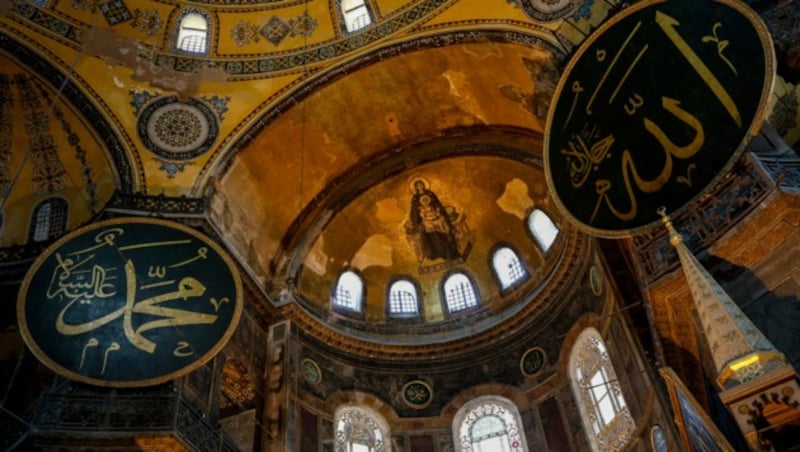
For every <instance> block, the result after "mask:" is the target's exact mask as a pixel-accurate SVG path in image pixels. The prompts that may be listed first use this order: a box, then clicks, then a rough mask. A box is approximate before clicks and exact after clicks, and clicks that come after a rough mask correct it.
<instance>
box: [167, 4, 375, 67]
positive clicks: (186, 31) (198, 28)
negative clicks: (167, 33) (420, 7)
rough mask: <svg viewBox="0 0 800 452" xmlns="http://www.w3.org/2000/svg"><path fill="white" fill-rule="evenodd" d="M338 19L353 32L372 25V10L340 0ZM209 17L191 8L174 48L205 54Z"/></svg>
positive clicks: (208, 35) (344, 29)
mask: <svg viewBox="0 0 800 452" xmlns="http://www.w3.org/2000/svg"><path fill="white" fill-rule="evenodd" d="M339 10H340V14H341V16H340V21H341V24H342V27H343V31H344V32H346V33H353V32H356V31H358V30H361V29H363V28H366V27H368V26H370V25H372V22H373V20H372V12H371V11H370V7H369V5H368V4H367V2H366V1H365V0H340V2H339ZM210 32H211V18H210V16H209V15H208V13H206V12H205V11H203V10H201V9H198V8H192V9H191V10H187V11H184V13H183V16H182V17H180V19H179V20H178V27H177V36H176V38H175V49H176V50H180V51H182V52H186V53H193V54H198V55H206V54H207V53H208V42H209V41H210Z"/></svg>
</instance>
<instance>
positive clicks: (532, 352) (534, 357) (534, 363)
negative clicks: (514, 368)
mask: <svg viewBox="0 0 800 452" xmlns="http://www.w3.org/2000/svg"><path fill="white" fill-rule="evenodd" d="M545 364H547V355H546V354H545V352H544V349H542V348H540V347H533V348H530V349H528V350H527V351H526V352H525V354H524V355H522V359H520V360H519V369H520V371H522V374H523V375H525V376H526V377H532V376H534V375H537V374H539V372H541V371H542V369H544V366H545Z"/></svg>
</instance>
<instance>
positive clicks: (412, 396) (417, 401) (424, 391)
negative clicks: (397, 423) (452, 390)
mask: <svg viewBox="0 0 800 452" xmlns="http://www.w3.org/2000/svg"><path fill="white" fill-rule="evenodd" d="M432 401H433V389H431V387H430V386H428V384H427V383H425V382H424V381H420V380H413V381H409V382H408V383H406V384H405V386H403V402H405V404H406V405H408V406H409V408H413V409H415V410H421V409H423V408H427V407H428V406H429V405H430V404H431V402H432Z"/></svg>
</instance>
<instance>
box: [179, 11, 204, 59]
mask: <svg viewBox="0 0 800 452" xmlns="http://www.w3.org/2000/svg"><path fill="white" fill-rule="evenodd" d="M175 47H177V48H178V50H183V51H184V52H190V53H200V54H205V53H206V52H207V51H208V18H207V17H206V16H204V15H203V14H200V13H199V12H191V13H188V14H186V15H185V16H183V17H182V18H181V20H180V25H179V26H178V38H177V40H176V41H175Z"/></svg>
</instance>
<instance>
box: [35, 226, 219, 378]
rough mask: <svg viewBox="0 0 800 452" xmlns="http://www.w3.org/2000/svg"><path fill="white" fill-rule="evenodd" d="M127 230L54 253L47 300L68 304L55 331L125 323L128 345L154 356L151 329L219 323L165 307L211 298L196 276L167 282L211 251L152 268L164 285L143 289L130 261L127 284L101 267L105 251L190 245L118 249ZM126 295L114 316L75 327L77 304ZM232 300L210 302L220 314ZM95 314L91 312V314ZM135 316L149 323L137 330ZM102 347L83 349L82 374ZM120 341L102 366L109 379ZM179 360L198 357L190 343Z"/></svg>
mask: <svg viewBox="0 0 800 452" xmlns="http://www.w3.org/2000/svg"><path fill="white" fill-rule="evenodd" d="M123 232H124V231H123V230H122V229H120V228H114V229H113V230H104V231H102V232H100V233H99V234H97V236H96V237H95V243H97V245H95V246H92V247H89V248H86V249H82V250H79V251H76V252H72V253H69V254H67V255H65V256H62V255H61V253H58V252H57V253H55V261H56V265H55V268H54V270H53V274H52V276H51V277H50V284H49V286H48V288H47V292H46V298H47V299H49V300H60V301H66V304H65V305H64V306H63V307H62V308H61V310H60V311H59V312H58V316H57V317H56V320H55V329H56V331H58V332H59V333H60V334H63V335H66V336H74V335H80V334H85V333H88V332H91V331H94V330H97V329H99V328H102V327H104V326H106V325H108V324H110V323H111V322H114V321H116V320H118V319H122V329H123V332H124V336H125V339H127V342H128V343H129V344H131V345H133V346H134V347H136V348H137V349H139V350H142V351H144V352H146V353H149V354H152V353H154V352H155V351H156V348H157V344H156V343H155V342H153V341H152V340H150V339H149V338H147V337H145V335H144V333H146V332H147V331H150V330H154V329H158V328H166V327H177V326H182V325H202V324H211V323H214V322H215V321H216V320H217V317H218V316H217V315H216V314H207V313H202V312H195V311H191V310H186V309H178V308H174V307H167V306H164V305H163V303H165V302H168V301H173V300H180V301H188V300H190V299H197V298H199V297H203V295H204V294H205V293H206V286H205V285H203V283H201V282H200V281H199V280H198V279H196V278H194V277H192V276H184V277H182V278H180V279H177V282H176V280H174V279H173V280H162V279H164V278H166V277H167V273H168V271H170V270H169V269H172V268H176V267H183V266H185V265H188V264H190V263H192V262H194V261H196V260H197V259H207V253H208V248H206V247H200V248H198V249H197V255H196V256H195V257H190V258H189V259H186V260H184V261H182V262H178V263H176V264H173V265H171V266H165V265H159V266H150V267H149V268H148V270H147V278H150V280H151V281H152V280H153V279H156V280H162V281H159V282H155V283H151V284H147V285H142V286H139V278H138V275H137V269H136V264H135V263H134V261H133V260H132V259H130V258H127V259H125V261H124V266H123V269H122V270H123V271H122V279H123V281H117V280H118V279H119V278H118V276H115V275H116V274H118V273H119V272H118V271H117V270H118V268H115V267H104V266H102V265H100V264H99V263H98V261H101V260H102V259H101V257H98V256H99V254H98V253H100V251H101V250H100V248H102V247H106V246H109V247H115V248H116V250H121V249H128V250H130V249H138V248H148V247H155V246H172V245H176V244H183V245H186V244H189V242H190V241H189V240H186V241H171V242H151V243H139V244H135V245H127V246H123V247H117V246H116V244H115V240H116V237H117V236H118V235H122V233H123ZM163 286H171V288H172V290H169V291H167V292H163V293H160V294H157V295H153V296H148V297H140V294H141V291H142V290H145V289H153V288H155V287H163ZM121 292H122V293H124V304H123V305H122V306H121V307H119V308H118V309H115V310H113V311H111V312H108V313H105V314H104V315H102V316H100V317H97V318H93V319H91V320H89V321H83V322H77V323H76V322H74V321H73V322H71V321H69V320H68V319H69V318H70V314H69V313H70V312H71V310H72V309H73V307H74V306H75V304H76V303H77V304H82V305H91V304H92V303H98V302H99V303H102V302H106V303H109V302H113V301H114V300H119V299H120V296H118V295H117V294H118V293H121ZM228 301H229V298H228V297H222V298H220V300H219V301H218V299H217V298H215V297H211V298H210V300H208V302H209V304H210V305H211V306H212V307H213V308H214V311H215V312H216V311H218V310H219V308H220V305H221V304H222V303H226V302H228ZM86 312H91V311H86ZM134 315H144V316H146V317H144V318H146V319H147V321H144V322H140V323H138V325H136V326H135V325H134ZM99 345H100V342H99V341H98V339H97V338H95V337H91V338H89V340H88V341H87V342H86V344H85V345H84V346H83V349H82V350H81V355H80V365H79V369H80V368H82V367H83V366H84V361H85V359H86V354H87V351H88V349H89V348H93V347H97V346H99ZM121 347H122V346H121V345H120V344H119V343H118V342H111V344H110V345H109V346H108V347H107V348H106V349H105V352H104V353H103V364H102V370H101V374H104V373H105V371H106V367H107V365H108V359H109V354H110V353H111V352H114V351H118V350H120V349H121ZM173 355H174V356H177V357H187V356H191V355H194V351H193V349H192V347H191V344H189V342H187V341H185V340H182V341H178V343H177V348H176V349H175V350H174V351H173Z"/></svg>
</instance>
